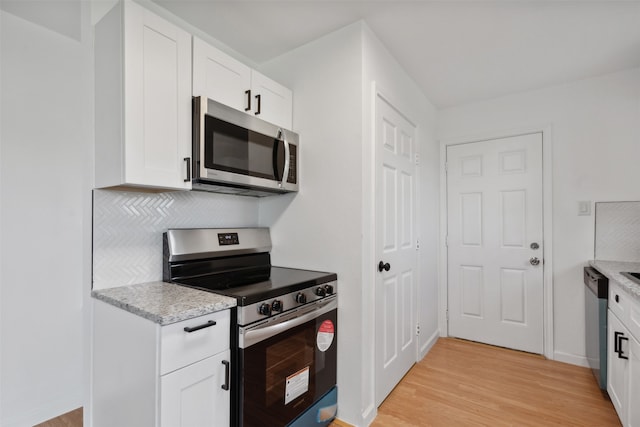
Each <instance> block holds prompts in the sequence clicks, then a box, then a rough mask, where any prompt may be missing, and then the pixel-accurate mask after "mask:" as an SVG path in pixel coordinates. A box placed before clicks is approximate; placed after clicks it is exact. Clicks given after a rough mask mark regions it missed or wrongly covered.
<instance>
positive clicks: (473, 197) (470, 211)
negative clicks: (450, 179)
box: [460, 193, 482, 246]
mask: <svg viewBox="0 0 640 427" xmlns="http://www.w3.org/2000/svg"><path fill="white" fill-rule="evenodd" d="M460 216H461V218H462V220H461V221H460V225H461V226H462V233H461V234H462V244H463V245H464V246H482V193H466V194H464V193H463V194H460Z"/></svg>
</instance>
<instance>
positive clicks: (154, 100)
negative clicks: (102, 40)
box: [124, 2, 191, 189]
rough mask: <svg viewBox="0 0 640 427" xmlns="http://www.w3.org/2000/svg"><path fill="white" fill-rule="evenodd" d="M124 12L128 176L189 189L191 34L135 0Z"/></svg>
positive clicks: (137, 181) (129, 180)
mask: <svg viewBox="0 0 640 427" xmlns="http://www.w3.org/2000/svg"><path fill="white" fill-rule="evenodd" d="M124 16H125V18H124V52H125V54H124V55H125V58H124V76H125V77H124V94H125V101H124V104H125V105H124V117H125V119H124V120H125V124H124V135H125V154H124V155H125V158H124V162H125V181H126V183H128V184H136V185H148V186H153V187H164V188H178V189H190V188H191V182H190V180H189V179H187V178H188V176H187V174H188V172H187V171H188V168H189V167H190V158H191V36H190V35H189V33H187V32H186V31H184V30H182V29H180V28H178V27H176V26H175V25H173V24H172V23H170V22H168V21H166V20H164V19H163V18H161V17H159V16H157V15H155V14H154V13H152V12H149V11H148V10H146V9H144V8H142V7H141V6H140V5H137V4H135V3H133V2H125V15H124ZM185 159H186V160H185Z"/></svg>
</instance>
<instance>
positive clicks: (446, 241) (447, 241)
mask: <svg viewBox="0 0 640 427" xmlns="http://www.w3.org/2000/svg"><path fill="white" fill-rule="evenodd" d="M444 245H445V246H447V247H448V246H449V235H448V234H447V235H446V236H444Z"/></svg>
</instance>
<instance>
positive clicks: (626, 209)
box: [595, 202, 640, 262]
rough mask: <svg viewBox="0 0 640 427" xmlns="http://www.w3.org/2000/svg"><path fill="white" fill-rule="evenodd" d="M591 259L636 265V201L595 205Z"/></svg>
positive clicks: (639, 217) (639, 221)
mask: <svg viewBox="0 0 640 427" xmlns="http://www.w3.org/2000/svg"><path fill="white" fill-rule="evenodd" d="M595 221H596V232H595V259H597V260H603V261H628V262H640V202H600V203H596V218H595Z"/></svg>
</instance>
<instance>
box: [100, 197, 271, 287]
mask: <svg viewBox="0 0 640 427" xmlns="http://www.w3.org/2000/svg"><path fill="white" fill-rule="evenodd" d="M258 217H259V207H258V199H257V198H254V197H242V196H233V195H224V194H214V193H203V192H196V191H175V192H169V193H136V192H123V191H109V190H94V191H93V288H94V289H104V288H112V287H116V286H124V285H130V284H135V283H144V282H153V281H157V280H162V233H163V232H165V231H166V230H167V229H169V228H198V227H254V226H257V225H258Z"/></svg>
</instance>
